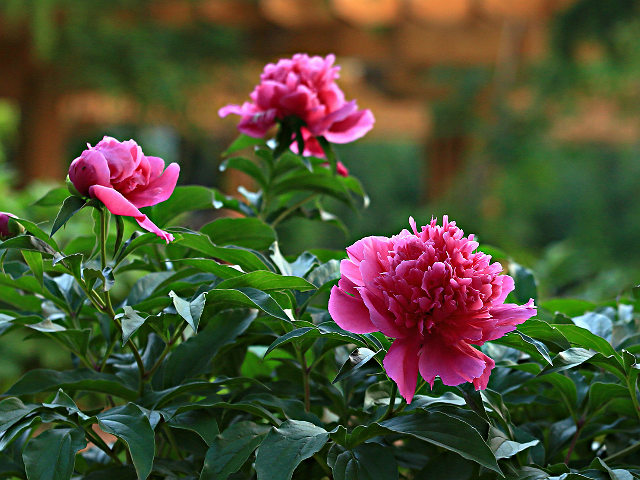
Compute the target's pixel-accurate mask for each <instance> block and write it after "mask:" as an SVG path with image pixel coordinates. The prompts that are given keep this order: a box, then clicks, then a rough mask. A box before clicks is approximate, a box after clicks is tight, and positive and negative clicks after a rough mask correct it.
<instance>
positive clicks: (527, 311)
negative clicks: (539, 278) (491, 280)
mask: <svg viewBox="0 0 640 480" xmlns="http://www.w3.org/2000/svg"><path fill="white" fill-rule="evenodd" d="M489 313H490V314H491V316H492V317H493V319H494V320H495V321H496V324H495V326H494V327H493V328H492V329H491V330H489V331H485V332H484V335H483V338H482V340H483V341H485V342H488V341H490V340H495V339H496V338H500V337H502V336H503V335H504V334H505V333H508V332H511V331H513V330H515V329H516V326H517V325H519V324H521V323H524V322H525V321H526V320H529V319H530V318H531V317H533V316H534V315H535V314H536V313H537V309H536V307H535V305H534V303H533V298H531V299H529V301H528V302H527V303H526V304H525V305H516V304H515V303H506V304H504V305H496V306H495V307H491V308H489Z"/></svg>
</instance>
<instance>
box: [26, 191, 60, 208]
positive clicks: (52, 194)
mask: <svg viewBox="0 0 640 480" xmlns="http://www.w3.org/2000/svg"><path fill="white" fill-rule="evenodd" d="M68 196H69V190H68V189H67V188H66V187H58V188H54V189H53V190H49V191H48V192H47V193H46V194H45V195H44V196H43V197H42V198H40V199H39V200H36V201H35V202H34V203H33V204H32V205H33V206H34V207H57V206H58V205H60V204H62V202H64V201H65V199H66V198H67V197H68Z"/></svg>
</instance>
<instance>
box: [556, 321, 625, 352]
mask: <svg viewBox="0 0 640 480" xmlns="http://www.w3.org/2000/svg"><path fill="white" fill-rule="evenodd" d="M554 328H555V329H556V330H558V331H559V332H560V333H562V335H564V337H565V338H566V339H567V340H569V342H571V343H572V344H573V345H577V346H579V347H583V348H591V349H593V350H595V351H596V352H599V353H602V354H603V355H607V356H608V355H614V356H616V357H617V356H618V353H617V352H616V351H615V350H614V348H613V347H612V346H611V344H610V343H609V342H607V341H606V340H605V339H604V338H602V337H599V336H598V335H595V334H593V333H591V332H590V331H589V330H587V329H586V328H583V327H580V326H578V325H555V326H554Z"/></svg>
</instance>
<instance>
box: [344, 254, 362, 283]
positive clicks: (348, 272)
mask: <svg viewBox="0 0 640 480" xmlns="http://www.w3.org/2000/svg"><path fill="white" fill-rule="evenodd" d="M340 274H341V275H342V276H343V277H346V278H348V279H349V280H351V281H352V282H353V283H354V284H355V285H357V286H359V287H362V286H364V282H363V281H362V275H361V274H360V269H359V268H358V265H357V264H355V263H354V262H352V261H351V260H349V259H347V258H345V259H343V260H340Z"/></svg>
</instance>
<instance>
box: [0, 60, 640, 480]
mask: <svg viewBox="0 0 640 480" xmlns="http://www.w3.org/2000/svg"><path fill="white" fill-rule="evenodd" d="M333 63H334V58H333V56H328V57H326V58H322V57H309V56H308V55H304V54H298V55H295V56H294V57H293V58H292V59H283V60H280V61H279V62H277V63H276V64H270V65H267V66H266V67H265V70H264V73H263V75H262V76H261V79H260V84H259V85H258V86H257V87H256V89H255V90H254V92H253V93H252V94H251V102H247V103H245V104H243V105H241V106H239V105H230V106H227V107H224V108H222V109H221V110H220V114H221V115H223V116H224V115H227V114H230V113H233V114H238V115H240V116H241V120H240V123H239V125H238V128H239V130H240V132H241V135H240V136H239V138H238V139H237V140H236V141H235V142H234V143H233V144H232V145H231V146H230V147H229V149H228V150H227V152H225V158H224V160H223V162H222V163H221V166H220V168H221V170H226V169H229V168H231V169H237V170H240V171H242V172H244V173H245V174H247V175H248V176H249V177H250V178H251V179H252V181H253V183H254V184H253V186H247V187H241V188H240V189H239V194H240V195H239V196H238V197H234V196H228V195H225V194H223V193H221V192H219V191H217V190H215V189H211V188H206V187H202V186H176V183H177V181H178V175H179V167H178V165H177V164H170V165H168V166H167V167H166V168H165V162H164V161H163V160H162V159H160V158H157V157H150V156H146V155H144V154H143V152H142V149H141V147H140V146H139V145H138V144H137V143H136V142H135V141H133V140H128V141H119V140H116V139H114V138H110V137H105V138H104V139H103V140H102V141H100V142H99V143H98V144H97V145H95V146H94V147H91V146H90V145H89V146H88V149H87V150H85V151H84V152H83V153H82V154H81V156H80V157H78V158H77V159H75V160H74V161H73V162H72V163H71V166H70V169H69V179H68V182H67V185H68V187H66V188H65V187H60V188H57V189H55V190H53V191H52V192H50V193H49V194H47V195H46V196H45V197H44V198H43V199H41V200H40V201H39V202H38V204H39V205H57V206H58V207H59V209H58V214H57V216H56V217H55V218H52V219H51V222H50V225H47V226H46V228H44V229H43V225H38V224H36V223H34V222H32V221H30V220H29V219H26V218H18V217H16V216H15V215H13V214H11V213H2V214H0V235H1V237H0V240H1V241H2V243H1V244H0V252H1V253H0V254H1V256H0V261H1V264H2V270H1V271H0V335H4V334H7V333H10V332H21V333H22V334H23V338H24V341H25V342H27V341H29V339H30V338H33V337H36V338H41V339H45V340H46V341H47V342H48V343H47V345H48V347H47V348H51V349H55V350H57V351H62V352H65V355H66V356H67V357H68V358H69V364H68V365H69V367H68V369H66V370H61V371H58V370H48V369H43V368H36V369H31V370H29V371H27V372H26V373H25V374H24V376H23V377H22V378H20V379H19V380H18V381H17V382H15V383H14V384H13V385H12V386H11V387H10V388H9V389H8V391H7V392H5V393H4V394H3V395H2V397H1V400H0V478H9V479H28V480H69V479H78V480H80V479H86V480H110V479H114V478H117V479H121V480H126V479H138V480H145V479H198V480H214V479H216V480H222V479H233V480H240V479H245V480H246V479H258V480H289V479H292V478H293V479H313V480H315V479H318V480H320V479H333V480H393V479H397V480H399V479H407V480H409V479H416V480H427V479H438V480H447V479H452V480H453V479H455V480H467V479H483V480H493V479H501V478H507V479H530V480H542V479H550V480H560V479H568V480H571V479H585V478H590V479H596V480H601V479H610V480H614V479H618V480H619V479H625V480H626V479H632V478H640V467H639V466H638V465H639V464H640V428H639V426H640V423H639V421H640V408H639V404H638V387H637V379H638V373H639V372H640V369H639V368H640V367H638V366H637V358H636V354H637V353H639V352H640V334H639V331H638V314H637V313H636V311H637V310H638V308H639V307H640V305H639V300H638V299H637V298H636V297H635V296H634V292H628V293H625V294H621V295H620V296H619V297H618V298H616V299H615V300H612V301H610V302H607V303H604V304H600V305H596V304H592V303H589V302H587V301H584V300H575V299H539V298H537V294H536V283H535V281H534V278H533V275H532V273H531V272H530V271H529V270H527V269H526V268H524V267H522V266H520V265H518V264H517V263H516V262H514V261H513V260H511V259H509V258H508V256H506V255H505V254H503V253H502V252H500V251H498V250H496V249H494V248H491V247H488V246H483V245H481V244H479V243H478V242H477V241H476V240H475V239H474V236H473V235H468V236H465V234H464V233H463V231H462V230H461V229H460V228H459V227H458V226H457V225H456V224H455V222H454V221H450V220H449V218H448V217H446V216H445V217H443V218H441V219H437V218H431V219H420V220H421V221H420V222H416V221H415V220H414V219H413V218H410V219H409V224H410V230H403V231H402V232H400V233H399V234H398V235H395V236H392V237H391V238H387V237H382V236H370V237H366V238H363V239H361V240H358V241H357V242H356V243H354V244H353V245H351V246H350V247H348V248H347V249H346V251H343V250H341V251H335V252H334V251H327V250H310V251H306V252H298V253H297V254H295V255H283V253H282V252H283V251H284V252H287V251H288V248H287V246H286V245H285V246H282V245H280V244H279V242H278V234H277V229H278V227H279V226H280V225H281V224H283V223H285V222H287V221H288V220H290V219H291V218H294V217H304V218H307V219H309V220H313V221H319V222H331V223H333V224H335V225H341V224H340V220H339V219H338V218H337V216H336V215H334V214H332V213H330V212H328V211H327V209H326V208H325V203H326V202H325V200H327V199H332V200H337V201H339V202H342V203H344V204H346V205H348V206H350V207H352V208H361V207H362V206H366V204H367V203H368V198H367V196H366V193H365V191H364V189H363V187H362V185H361V184H360V183H359V182H358V180H357V179H356V178H354V177H353V176H351V175H350V174H349V171H348V168H347V166H348V160H347V161H346V164H347V166H345V165H344V164H343V163H342V162H341V161H340V160H339V159H338V158H337V155H336V152H335V151H334V148H333V144H334V143H344V142H350V141H353V140H356V139H358V138H361V137H362V136H363V135H365V134H366V132H367V131H368V130H369V129H371V128H372V126H373V123H374V119H373V115H372V113H371V112H370V111H368V110H358V108H357V106H356V103H355V101H347V100H345V97H344V95H343V94H342V92H341V90H340V89H339V87H338V85H337V83H336V80H337V78H338V69H337V67H335V66H333ZM204 209H209V210H211V211H212V212H215V211H217V210H220V211H221V212H220V213H225V212H227V211H231V212H234V215H233V216H232V217H229V216H224V215H218V216H217V219H215V220H213V221H212V222H211V223H208V224H206V225H204V226H203V227H201V228H200V229H199V230H193V229H189V228H186V227H183V226H179V225H176V222H177V221H179V220H180V219H181V218H184V214H188V213H189V212H191V211H195V210H204ZM80 217H84V219H87V218H91V219H92V221H93V223H94V229H93V232H94V235H93V236H79V237H77V238H74V239H72V240H71V241H69V242H67V243H66V244H58V240H57V238H58V237H57V236H56V233H57V232H59V231H60V229H62V228H68V229H73V228H74V227H73V224H74V222H76V221H78V219H79V218H80ZM422 223H424V226H421V227H420V228H419V227H418V225H419V224H422ZM140 229H142V230H140ZM494 259H499V260H500V262H497V261H494Z"/></svg>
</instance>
